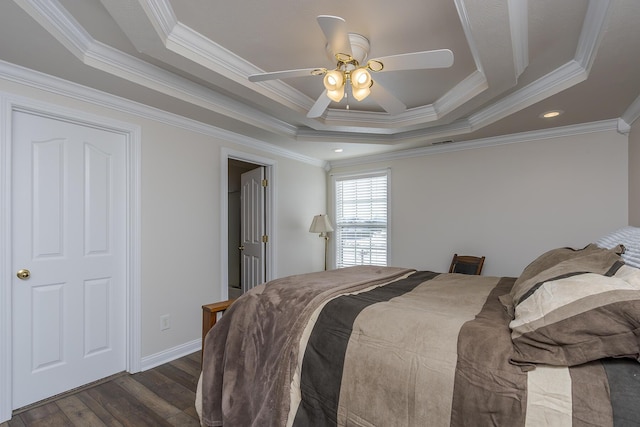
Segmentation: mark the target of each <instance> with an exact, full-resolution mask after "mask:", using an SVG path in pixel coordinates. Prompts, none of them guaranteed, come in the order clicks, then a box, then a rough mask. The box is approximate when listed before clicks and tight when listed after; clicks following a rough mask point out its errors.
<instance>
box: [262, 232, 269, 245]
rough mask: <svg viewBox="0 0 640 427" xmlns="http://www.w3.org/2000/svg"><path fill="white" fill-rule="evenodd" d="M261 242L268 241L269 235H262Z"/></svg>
mask: <svg viewBox="0 0 640 427" xmlns="http://www.w3.org/2000/svg"><path fill="white" fill-rule="evenodd" d="M262 243H269V236H267V235H266V234H265V235H264V236H262Z"/></svg>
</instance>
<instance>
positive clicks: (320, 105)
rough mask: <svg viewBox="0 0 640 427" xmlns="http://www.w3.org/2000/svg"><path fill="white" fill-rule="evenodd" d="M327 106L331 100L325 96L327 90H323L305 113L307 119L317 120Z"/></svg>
mask: <svg viewBox="0 0 640 427" xmlns="http://www.w3.org/2000/svg"><path fill="white" fill-rule="evenodd" d="M329 104H331V99H329V97H328V96H327V90H326V89H325V90H323V91H322V94H321V95H320V97H319V98H318V99H317V100H316V102H315V104H313V107H311V109H310V110H309V112H308V113H307V117H308V118H310V119H317V118H318V117H320V116H321V115H322V113H324V110H326V109H327V107H328V106H329Z"/></svg>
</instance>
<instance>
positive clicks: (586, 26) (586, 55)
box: [574, 0, 611, 73]
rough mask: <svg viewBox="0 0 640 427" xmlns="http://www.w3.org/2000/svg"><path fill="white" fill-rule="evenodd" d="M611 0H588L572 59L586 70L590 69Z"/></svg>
mask: <svg viewBox="0 0 640 427" xmlns="http://www.w3.org/2000/svg"><path fill="white" fill-rule="evenodd" d="M610 5H611V0H590V1H589V6H588V8H587V13H586V15H585V18H584V23H583V24H582V32H581V33H580V39H579V40H578V47H577V49H576V54H575V56H574V59H575V60H576V61H577V62H578V63H580V65H582V67H583V68H584V69H585V70H586V71H587V73H588V72H589V71H590V70H591V66H592V65H593V61H594V60H595V57H596V52H597V51H598V46H600V40H602V36H603V35H604V33H605V27H606V26H605V24H606V22H607V18H608V17H609V11H610V10H611V8H610V7H609V6H610Z"/></svg>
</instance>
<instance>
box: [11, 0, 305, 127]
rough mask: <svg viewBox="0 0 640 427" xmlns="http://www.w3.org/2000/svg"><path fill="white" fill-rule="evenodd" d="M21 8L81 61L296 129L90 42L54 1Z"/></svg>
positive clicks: (32, 0) (238, 115)
mask: <svg viewBox="0 0 640 427" xmlns="http://www.w3.org/2000/svg"><path fill="white" fill-rule="evenodd" d="M18 1H19V2H20V3H19V4H20V6H21V7H23V9H24V10H25V11H26V12H27V13H29V15H30V16H32V17H33V18H34V19H36V20H37V21H38V22H39V23H40V24H41V25H42V26H43V27H44V28H45V29H47V30H48V31H50V33H51V34H52V35H53V36H54V37H55V38H56V39H57V40H58V41H59V42H60V43H62V44H63V45H64V46H65V47H67V48H68V49H69V51H70V52H71V53H73V54H74V55H75V56H76V57H77V58H78V59H79V60H80V61H82V62H83V63H84V64H86V65H88V66H91V67H93V68H96V69H99V70H101V71H105V72H107V73H110V74H112V75H115V76H117V77H120V78H124V79H126V80H129V81H132V82H135V83H137V84H140V85H142V86H144V87H147V88H150V89H153V90H155V91H157V92H160V93H163V94H165V95H169V96H172V97H174V98H176V99H180V100H182V101H185V102H188V103H191V104H193V105H197V106H200V107H203V108H205V109H208V110H210V111H213V112H216V113H220V114H222V115H225V116H228V117H233V118H234V119H236V120H240V121H242V122H244V123H247V124H250V125H252V126H256V127H258V128H260V129H264V130H268V131H271V132H275V133H278V134H280V135H284V136H288V137H293V136H294V135H295V130H296V128H295V127H294V126H292V125H289V124H288V123H285V122H284V121H281V120H276V119H274V118H273V117H271V116H269V115H267V114H265V113H262V112H261V111H259V110H257V109H255V108H252V107H249V106H247V105H245V104H243V103H241V102H238V101H236V100H234V99H232V98H229V97H227V96H224V95H222V94H219V93H217V92H215V91H213V90H211V89H209V88H207V87H205V86H202V85H199V84H197V83H194V82H192V81H190V80H188V79H185V78H183V77H180V76H177V75H176V74H173V73H171V72H169V71H166V70H163V69H161V68H160V67H157V66H155V65H152V64H149V63H147V62H145V61H142V60H140V59H138V58H136V57H133V56H131V55H128V54H126V53H124V52H121V51H119V50H117V49H114V48H112V47H110V46H107V45H105V44H103V43H101V42H98V41H96V40H94V39H92V38H91V37H90V36H89V34H88V33H87V32H86V31H84V29H83V28H82V27H81V26H80V24H79V23H78V22H77V21H76V20H75V19H74V18H73V17H72V16H71V15H69V14H68V13H67V12H66V10H65V9H64V8H63V7H62V6H61V5H60V3H58V2H57V1H56V0H18Z"/></svg>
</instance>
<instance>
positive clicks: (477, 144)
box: [327, 119, 618, 170]
mask: <svg viewBox="0 0 640 427" xmlns="http://www.w3.org/2000/svg"><path fill="white" fill-rule="evenodd" d="M617 129H618V120H616V119H612V120H603V121H599V122H593V123H585V124H579V125H571V126H563V127H557V128H553V129H545V130H540V131H531V132H522V133H515V134H511V135H504V136H499V137H495V138H482V139H476V140H471V141H462V142H454V143H450V144H433V145H430V146H428V147H421V148H415V149H410V150H403V151H395V152H392V153H384V154H376V155H372V156H362V157H357V158H353V159H345V160H334V161H331V162H329V164H328V167H327V170H331V169H333V168H337V167H347V166H356V165H362V164H370V163H380V162H389V161H392V160H399V159H406V158H413V157H421V156H430V155H433V154H439V153H449V152H454V151H462V150H470V149H476V148H485V147H494V146H498V145H506V144H519V143H523V142H532V141H539V140H545V139H552V138H562V137H567V136H575V135H584V134H587V133H597V132H607V131H617Z"/></svg>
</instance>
